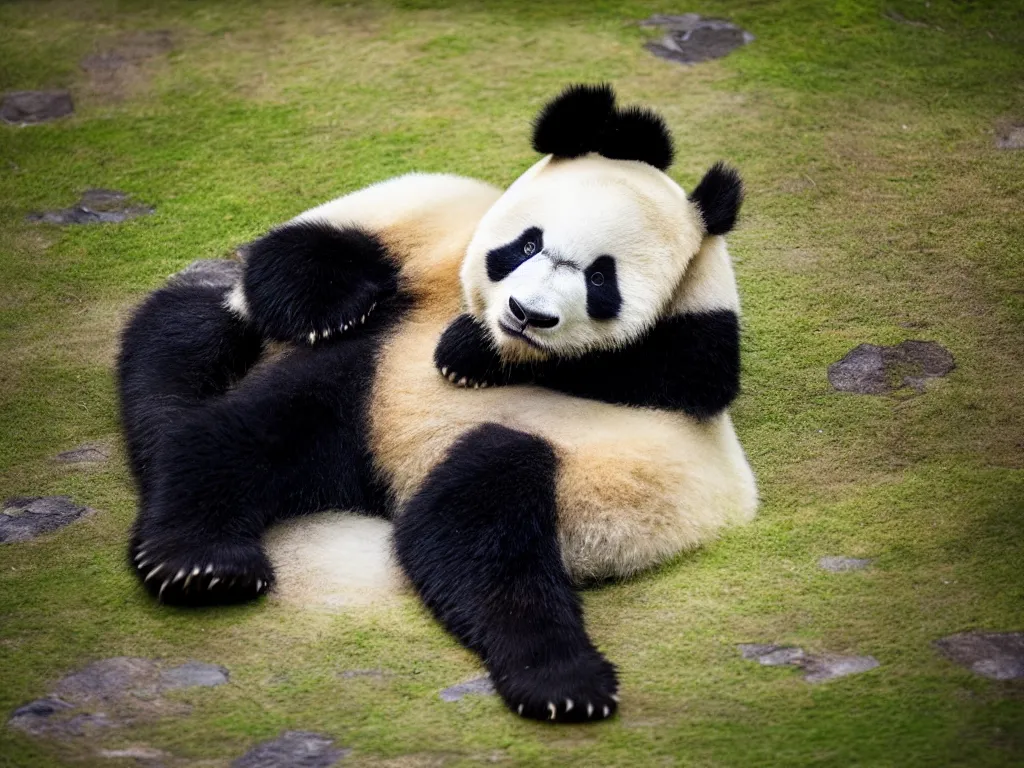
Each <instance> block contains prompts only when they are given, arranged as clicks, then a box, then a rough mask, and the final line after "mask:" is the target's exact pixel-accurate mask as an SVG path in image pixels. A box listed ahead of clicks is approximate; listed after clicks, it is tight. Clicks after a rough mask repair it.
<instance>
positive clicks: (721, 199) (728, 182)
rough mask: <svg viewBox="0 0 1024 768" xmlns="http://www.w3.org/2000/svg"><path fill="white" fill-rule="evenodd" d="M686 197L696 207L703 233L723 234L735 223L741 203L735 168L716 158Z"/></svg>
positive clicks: (741, 189) (741, 196) (740, 185)
mask: <svg viewBox="0 0 1024 768" xmlns="http://www.w3.org/2000/svg"><path fill="white" fill-rule="evenodd" d="M690 200H692V201H693V202H694V203H695V204H696V205H697V207H698V208H699V209H700V215H701V217H702V218H703V219H704V229H705V230H706V231H707V233H708V234H709V235H724V234H725V233H726V232H729V231H730V230H732V228H733V227H734V226H736V217H737V216H738V215H739V212H740V205H742V204H743V180H742V179H740V175H739V173H738V172H737V171H736V169H735V168H730V167H729V166H727V165H726V164H725V163H723V162H717V163H715V164H714V165H713V166H711V170H709V171H708V172H707V173H705V174H704V178H703V179H701V180H700V184H698V185H697V188H696V189H694V190H693V192H691V193H690Z"/></svg>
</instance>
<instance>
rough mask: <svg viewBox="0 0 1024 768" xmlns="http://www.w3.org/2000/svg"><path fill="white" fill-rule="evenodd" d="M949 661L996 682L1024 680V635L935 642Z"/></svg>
mask: <svg viewBox="0 0 1024 768" xmlns="http://www.w3.org/2000/svg"><path fill="white" fill-rule="evenodd" d="M935 647H936V648H938V649H939V652H940V653H942V655H943V656H945V657H946V658H947V659H949V660H950V661H952V662H955V663H957V664H959V665H960V666H963V667H967V668H968V669H969V670H971V671H972V672H974V673H975V674H976V675H981V676H982V677H989V678H991V679H993V680H1016V679H1019V678H1024V632H962V633H960V634H958V635H950V636H949V637H944V638H942V639H941V640H936V641H935Z"/></svg>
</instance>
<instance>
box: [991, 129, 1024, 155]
mask: <svg viewBox="0 0 1024 768" xmlns="http://www.w3.org/2000/svg"><path fill="white" fill-rule="evenodd" d="M996 148H997V149H1024V125H1022V124H1020V123H1016V124H1014V123H1011V124H1008V125H1003V126H1000V127H999V128H998V129H997V130H996Z"/></svg>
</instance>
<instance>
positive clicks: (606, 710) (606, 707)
mask: <svg viewBox="0 0 1024 768" xmlns="http://www.w3.org/2000/svg"><path fill="white" fill-rule="evenodd" d="M601 713H602V714H603V715H604V716H605V717H608V715H610V714H611V710H610V709H608V705H607V704H606V705H605V707H604V709H602V710H601Z"/></svg>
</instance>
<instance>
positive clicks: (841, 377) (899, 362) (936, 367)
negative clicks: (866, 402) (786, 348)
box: [828, 340, 956, 395]
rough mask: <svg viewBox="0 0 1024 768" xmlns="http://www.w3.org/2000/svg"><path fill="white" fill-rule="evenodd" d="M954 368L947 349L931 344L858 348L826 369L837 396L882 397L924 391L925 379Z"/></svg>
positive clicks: (915, 343) (907, 343) (868, 345)
mask: <svg viewBox="0 0 1024 768" xmlns="http://www.w3.org/2000/svg"><path fill="white" fill-rule="evenodd" d="M954 368H956V361H955V360H954V359H953V355H952V354H951V353H950V352H949V350H948V349H946V348H945V347H943V346H942V345H941V344H937V343H936V342H934V341H913V340H908V341H903V342H900V343H899V344H896V345H895V346H891V347H884V346H877V345H875V344H861V345H859V346H857V347H854V348H853V349H852V350H850V352H849V353H847V355H846V356H845V357H844V358H843V359H842V360H840V361H838V362H835V363H832V365H830V366H829V367H828V381H829V383H830V384H831V385H832V386H833V387H834V388H835V389H837V390H839V391H840V392H854V393H857V394H861V395H882V394H886V393H888V392H895V391H896V390H898V389H901V388H902V387H913V388H914V389H916V390H918V391H919V392H921V391H923V390H924V385H925V381H926V380H927V379H931V378H936V377H940V376H945V375H946V374H948V373H949V372H950V371H952V370H953V369H954Z"/></svg>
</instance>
